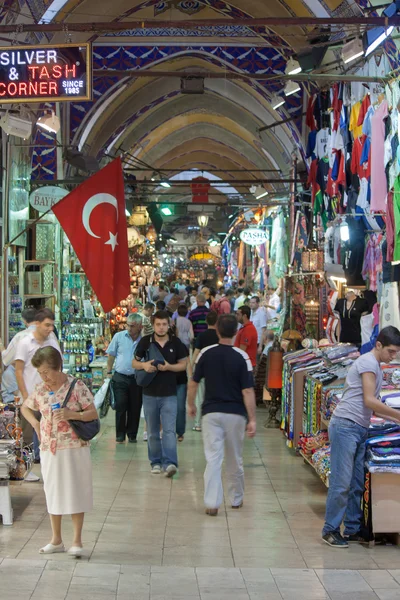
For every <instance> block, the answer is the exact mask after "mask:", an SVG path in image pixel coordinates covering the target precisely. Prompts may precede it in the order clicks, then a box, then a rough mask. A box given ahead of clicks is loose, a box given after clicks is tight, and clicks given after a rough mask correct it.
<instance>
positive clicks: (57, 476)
mask: <svg viewBox="0 0 400 600" xmlns="http://www.w3.org/2000/svg"><path fill="white" fill-rule="evenodd" d="M32 365H33V366H34V367H35V368H36V369H37V371H38V373H39V375H40V376H41V378H42V380H43V383H41V384H39V385H37V386H36V388H35V390H34V392H33V393H32V394H31V395H30V396H29V397H28V398H27V399H26V400H25V402H24V404H23V406H22V414H23V415H24V417H25V418H26V420H27V421H29V423H30V424H31V425H32V427H33V428H34V430H35V431H36V433H37V435H38V437H39V440H40V457H41V467H42V475H43V481H44V492H45V495H46V504H47V510H48V512H49V515H50V521H51V529H52V538H51V542H50V543H49V544H47V545H46V546H44V547H43V548H41V549H40V550H39V552H40V553H41V554H54V553H56V552H65V546H64V544H63V541H62V534H61V521H62V516H63V515H71V517H72V525H73V529H74V539H73V543H72V547H71V548H70V549H69V551H68V554H70V555H71V556H75V557H79V556H82V527H83V520H84V516H85V512H88V511H90V510H91V509H92V508H93V486H92V463H91V458H90V447H89V441H87V440H88V439H91V437H93V435H94V434H95V433H96V430H97V431H98V416H97V411H96V408H95V406H94V403H93V396H92V394H91V392H90V391H89V390H88V388H87V387H86V386H85V384H84V383H83V382H82V381H81V380H75V379H74V378H73V377H70V376H68V375H66V374H65V373H63V372H62V357H61V355H60V353H59V352H58V351H57V350H56V349H55V348H52V347H46V348H41V349H40V350H38V351H37V352H36V353H35V355H34V356H33V358H32ZM34 411H39V412H40V413H41V420H40V422H39V421H38V420H37V419H36V417H35V414H34ZM78 434H79V435H78ZM82 438H83V439H82Z"/></svg>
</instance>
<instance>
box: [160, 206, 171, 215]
mask: <svg viewBox="0 0 400 600" xmlns="http://www.w3.org/2000/svg"><path fill="white" fill-rule="evenodd" d="M161 212H162V214H163V215H165V216H166V217H170V216H171V215H172V210H171V209H170V207H169V206H163V207H162V208H161Z"/></svg>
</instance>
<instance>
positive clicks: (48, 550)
mask: <svg viewBox="0 0 400 600" xmlns="http://www.w3.org/2000/svg"><path fill="white" fill-rule="evenodd" d="M57 552H65V546H64V544H57V545H56V546H55V545H54V544H47V545H46V546H43V548H40V550H39V554H56V553H57Z"/></svg>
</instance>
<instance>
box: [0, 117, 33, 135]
mask: <svg viewBox="0 0 400 600" xmlns="http://www.w3.org/2000/svg"><path fill="white" fill-rule="evenodd" d="M0 127H1V128H2V129H3V131H4V133H6V134H7V135H14V136H15V137H19V138H23V139H24V140H27V139H28V138H30V137H31V134H32V121H30V120H29V119H22V118H21V117H17V116H15V115H12V114H10V113H6V114H5V115H4V116H3V117H2V118H1V120H0Z"/></svg>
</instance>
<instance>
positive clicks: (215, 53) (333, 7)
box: [0, 0, 397, 179]
mask: <svg viewBox="0 0 400 600" xmlns="http://www.w3.org/2000/svg"><path fill="white" fill-rule="evenodd" d="M269 1H270V0H268V4H269ZM233 2H235V3H236V4H240V3H241V0H233ZM274 2H279V4H280V5H281V6H282V7H284V9H285V11H286V14H288V15H290V14H292V15H296V14H298V15H301V16H307V15H314V14H315V15H317V16H322V15H329V14H330V15H332V16H350V15H352V14H358V13H357V5H359V6H360V7H366V6H368V5H369V3H368V0H355V2H353V0H296V1H295V2H294V1H293V0H274ZM51 3H52V0H3V2H2V5H1V7H0V22H9V21H12V20H13V19H14V20H15V15H16V14H17V13H18V12H19V11H20V12H21V13H24V14H25V15H26V14H27V13H28V12H29V13H30V14H31V15H32V18H33V19H34V20H35V21H39V20H40V18H41V17H42V15H43V14H44V13H45V11H46V10H47V9H48V8H49V6H50V5H51ZM82 3H83V0H77V1H76V2H74V3H71V6H72V4H73V7H74V8H73V9H71V11H70V13H69V14H70V15H73V10H76V9H77V8H79V6H80V5H81V4H82ZM264 3H265V4H266V3H267V0H260V6H261V7H263V6H264V5H265V4H264ZM242 4H244V3H242ZM86 5H87V3H85V6H86ZM271 6H272V0H271ZM149 8H152V9H153V14H154V16H158V15H162V16H163V17H164V18H167V16H166V15H167V14H168V11H169V10H170V9H175V10H178V11H179V12H181V13H182V14H184V15H187V16H191V15H197V14H199V15H200V18H201V13H202V12H203V11H204V10H205V9H206V8H208V9H212V10H214V11H215V16H216V17H221V16H225V17H227V22H226V25H225V26H219V27H214V28H213V27H201V28H197V29H196V30H193V29H188V30H181V29H179V30H175V29H160V28H157V27H154V28H152V29H141V30H135V31H125V32H119V33H116V34H110V35H109V36H107V37H116V36H118V37H126V38H127V37H130V38H136V39H139V38H140V40H141V42H140V43H141V45H140V46H139V45H137V46H135V45H129V46H121V45H120V44H116V45H112V46H106V45H105V44H103V45H102V44H101V43H100V44H98V45H97V44H96V45H95V46H94V56H93V59H94V69H96V70H99V69H102V70H107V71H112V70H123V71H127V73H128V72H129V71H132V70H135V69H144V68H152V67H154V66H156V65H160V64H162V63H164V65H165V64H166V63H168V61H172V60H173V59H176V58H177V57H180V56H185V57H193V58H194V59H195V58H196V57H201V58H202V60H205V61H207V62H209V63H210V64H212V65H216V66H218V67H219V68H221V67H223V68H224V69H227V70H231V71H241V72H243V73H248V74H264V73H271V74H277V75H278V74H281V73H283V72H284V70H285V65H286V60H287V57H288V56H290V54H291V47H290V44H289V42H288V41H287V40H285V39H283V38H282V37H281V36H280V35H278V34H277V33H276V32H274V31H272V30H271V29H268V28H266V27H258V28H251V27H244V26H237V25H234V24H230V19H233V18H249V17H252V16H254V15H252V14H250V13H248V12H245V11H244V10H242V9H241V8H239V7H238V6H235V5H234V4H231V3H228V2H225V0H143V1H142V2H140V3H138V4H136V5H135V6H134V7H131V8H129V9H127V10H126V11H125V12H123V13H122V14H121V15H120V16H119V17H118V18H116V19H115V20H116V21H120V20H123V19H128V18H129V17H131V18H138V17H139V16H140V12H141V11H144V10H146V9H149ZM65 10H66V11H68V4H67V5H66V7H65ZM257 16H259V15H257ZM35 35H36V38H37V39H38V40H42V39H43V37H44V36H43V35H39V34H35ZM206 36H207V37H210V38H213V37H214V36H218V37H220V38H221V37H223V38H225V39H228V38H230V42H231V43H232V42H233V41H234V38H235V37H241V38H242V39H246V38H253V39H254V37H255V36H258V37H259V38H261V39H262V40H263V43H265V42H267V43H268V44H269V45H270V46H271V47H267V48H265V47H258V48H257V47H249V46H248V47H245V46H244V45H243V42H242V43H241V45H240V46H236V47H224V46H223V45H221V44H220V43H214V44H211V43H207V44H204V45H202V43H201V39H202V38H204V37H206ZM103 37H104V36H103ZM146 37H151V38H159V39H160V41H161V39H162V43H157V44H156V43H151V42H150V40H149V43H148V45H143V40H144V39H146ZM179 37H181V38H182V37H186V38H190V39H193V41H194V40H195V39H196V38H197V39H198V42H197V43H196V44H195V45H193V46H188V45H186V44H185V46H184V47H183V46H179V45H177V44H176V42H177V41H179ZM168 38H170V39H171V42H172V39H173V40H174V41H173V42H172V43H168V41H167V40H168ZM96 39H97V36H94V37H93V38H92V40H91V41H93V42H94V41H95V40H96ZM138 43H139V42H138ZM386 51H387V53H388V55H389V58H390V59H391V61H392V65H393V66H394V65H396V64H397V49H396V46H395V43H394V42H392V41H389V42H387V44H386ZM118 81H120V79H119V78H118V77H117V76H116V77H114V76H112V75H110V74H109V73H107V74H104V75H101V74H99V73H98V71H97V72H96V74H95V77H94V99H93V102H86V103H72V104H71V132H70V139H71V140H72V139H74V138H75V139H76V136H77V135H79V132H80V131H81V130H82V124H83V123H85V122H87V121H88V119H89V117H90V115H92V114H93V113H94V112H95V111H96V110H97V107H98V106H99V103H101V102H103V101H104V100H105V98H106V97H107V96H108V95H109V91H110V88H112V87H113V86H115V84H116V83H117V82H118ZM246 85H247V86H249V87H250V88H251V89H253V90H255V91H256V92H257V93H258V94H259V95H260V97H261V98H263V99H264V100H269V99H270V97H271V94H273V93H275V92H276V91H279V90H281V88H282V84H281V83H280V82H265V81H260V80H257V79H254V80H253V79H252V80H247V81H246ZM305 90H307V86H303V87H302V92H301V93H299V94H297V95H293V96H290V97H288V98H287V99H286V105H285V107H284V108H283V109H280V114H281V116H282V117H285V116H292V117H294V121H293V122H292V123H289V124H288V125H287V126H288V127H289V129H290V131H291V134H292V137H293V139H294V141H295V143H296V144H297V146H298V147H299V148H300V149H302V140H301V127H302V112H303V97H304V93H305ZM178 93H179V91H178V90H176V91H174V92H170V93H169V94H166V95H162V94H160V97H159V98H157V99H155V100H154V99H153V100H152V102H149V103H148V104H147V105H145V106H142V107H140V108H139V109H138V110H136V111H135V113H134V114H131V115H129V116H128V117H127V118H126V119H125V120H124V122H123V123H120V124H119V126H118V127H117V128H116V131H115V132H114V133H113V134H112V136H111V137H110V139H109V140H108V141H107V145H110V144H111V143H112V142H113V140H115V139H117V137H118V136H120V135H121V134H122V133H123V132H124V130H125V129H127V128H129V127H130V126H131V125H132V124H133V123H134V122H135V120H137V119H138V118H139V117H140V116H142V115H143V114H145V113H146V112H148V111H150V110H151V109H152V108H154V107H155V106H158V105H161V104H163V103H164V102H167V101H169V100H170V99H171V98H172V97H174V96H175V95H178ZM43 135H44V137H43ZM36 142H37V143H39V142H41V143H47V142H48V140H47V139H46V136H45V134H42V133H39V132H38V133H37V134H36ZM33 163H34V173H35V177H37V178H39V179H52V178H53V177H54V176H55V172H56V160H55V152H52V151H49V150H48V149H41V148H35V150H34V152H33Z"/></svg>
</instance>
